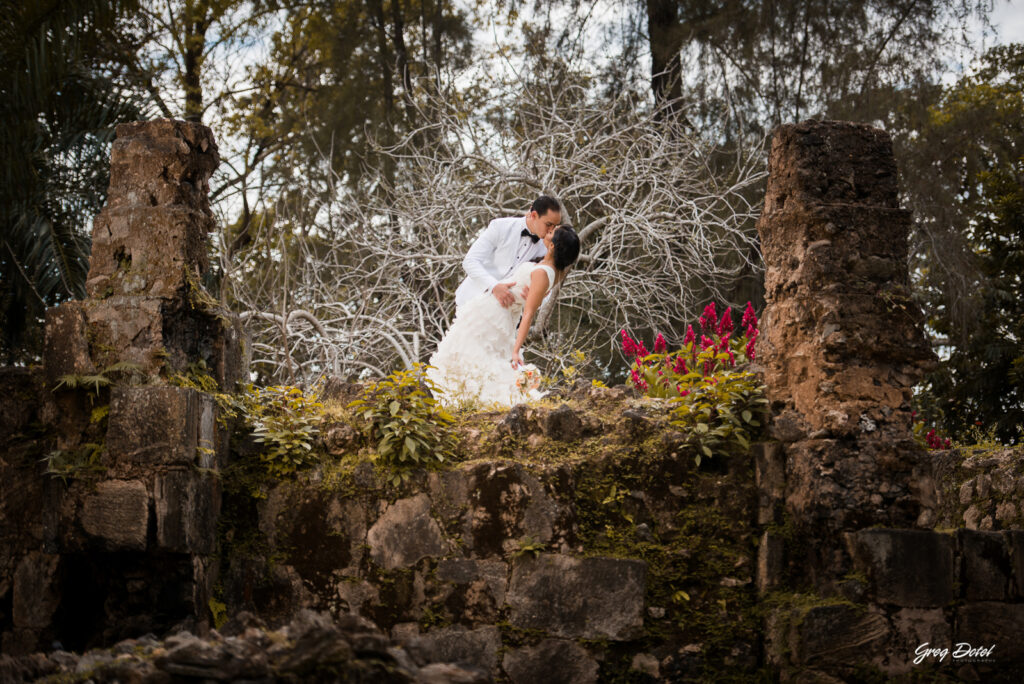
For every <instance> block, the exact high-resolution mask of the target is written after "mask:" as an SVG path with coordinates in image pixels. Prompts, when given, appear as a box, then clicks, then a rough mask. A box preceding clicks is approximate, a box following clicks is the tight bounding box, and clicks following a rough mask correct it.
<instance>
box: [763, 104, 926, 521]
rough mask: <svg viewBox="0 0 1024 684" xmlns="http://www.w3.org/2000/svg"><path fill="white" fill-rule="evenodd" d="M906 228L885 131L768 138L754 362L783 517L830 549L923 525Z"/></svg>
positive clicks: (916, 316) (919, 354)
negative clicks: (763, 301) (778, 457)
mask: <svg viewBox="0 0 1024 684" xmlns="http://www.w3.org/2000/svg"><path fill="white" fill-rule="evenodd" d="M910 221H911V217H910V213H909V212H908V211H906V210H904V209H901V208H900V207H899V201H898V195H897V179H896V163H895V160H894V158H893V154H892V144H891V141H890V139H889V136H888V134H886V133H885V132H884V131H881V130H878V129H875V128H872V127H870V126H866V125H859V124H852V123H846V122H836V121H820V122H819V121H809V122H805V123H801V124H795V125H785V126H781V127H780V128H779V129H777V130H776V132H775V135H774V138H773V141H772V148H771V155H770V157H769V178H768V188H767V193H766V197H765V204H764V211H763V213H762V216H761V219H760V221H759V222H758V231H759V233H760V237H761V247H762V250H763V253H764V260H765V266H766V275H765V289H766V298H767V307H766V309H765V314H764V322H765V325H764V328H765V331H766V332H765V336H764V338H763V339H762V341H761V351H762V358H763V359H764V363H765V366H766V384H767V386H768V396H769V399H770V400H771V402H772V414H773V420H772V425H771V430H772V434H773V436H774V437H775V438H776V439H778V440H779V441H780V442H782V443H783V446H784V451H785V475H786V486H785V509H786V511H787V512H788V513H789V515H790V516H791V518H792V519H793V520H795V521H798V522H799V523H801V524H803V525H809V526H812V527H816V528H818V529H819V530H820V532H822V533H823V534H826V535H827V534H829V533H837V532H839V531H841V530H852V529H858V528H861V527H866V526H870V525H886V526H894V527H904V526H912V525H914V524H915V523H916V522H918V521H919V518H920V519H921V520H920V522H921V524H927V523H928V522H929V520H928V508H929V506H930V505H931V504H932V502H931V501H930V496H931V494H930V493H929V491H928V490H929V486H930V484H929V483H930V479H929V478H928V477H926V476H924V475H925V473H923V472H922V471H920V470H919V466H918V464H919V463H921V459H920V456H921V450H920V449H919V448H918V447H917V445H916V444H915V442H914V440H913V438H912V434H911V416H910V410H911V409H910V398H911V389H912V387H913V385H914V384H915V383H916V382H917V381H918V380H919V379H920V377H921V375H922V373H923V371H924V370H925V369H926V368H928V367H929V365H930V364H933V363H934V355H933V354H932V352H931V350H930V348H929V346H928V344H927V340H926V339H925V336H924V334H923V332H922V316H921V314H920V312H919V310H918V308H917V306H916V305H915V304H914V303H913V302H912V301H911V299H910V297H909V290H908V271H907V235H908V230H909V228H910Z"/></svg>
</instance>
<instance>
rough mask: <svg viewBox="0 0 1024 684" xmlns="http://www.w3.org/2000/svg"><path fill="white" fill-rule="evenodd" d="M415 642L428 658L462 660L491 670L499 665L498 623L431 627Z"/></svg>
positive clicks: (438, 660)
mask: <svg viewBox="0 0 1024 684" xmlns="http://www.w3.org/2000/svg"><path fill="white" fill-rule="evenodd" d="M416 641H417V646H418V648H419V649H422V652H423V653H424V654H425V655H427V656H428V657H429V658H430V660H431V661H434V662H447V663H465V664H468V665H473V666H475V667H480V668H483V669H484V670H487V671H488V672H494V671H495V669H496V668H497V667H498V651H499V650H500V649H501V632H500V631H498V628H497V627H494V626H493V625H492V626H488V627H481V628H479V629H466V628H465V627H460V626H454V627H445V628H442V629H433V630H430V631H429V632H427V633H426V634H422V635H420V636H419V637H418V639H417V640H416Z"/></svg>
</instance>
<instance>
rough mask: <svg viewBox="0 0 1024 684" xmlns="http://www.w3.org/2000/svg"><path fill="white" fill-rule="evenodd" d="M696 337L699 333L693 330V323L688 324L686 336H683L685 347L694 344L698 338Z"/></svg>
mask: <svg viewBox="0 0 1024 684" xmlns="http://www.w3.org/2000/svg"><path fill="white" fill-rule="evenodd" d="M696 339H697V334H696V333H695V332H693V326H692V325H688V326H686V337H684V338H683V346H684V347H685V346H686V345H688V344H692V343H693V341H694V340H696Z"/></svg>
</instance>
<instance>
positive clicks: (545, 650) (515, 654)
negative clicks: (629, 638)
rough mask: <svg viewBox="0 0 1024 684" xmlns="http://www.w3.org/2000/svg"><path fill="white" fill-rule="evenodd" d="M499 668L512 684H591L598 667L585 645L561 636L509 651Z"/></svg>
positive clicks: (595, 678) (595, 679) (595, 676)
mask: <svg viewBox="0 0 1024 684" xmlns="http://www.w3.org/2000/svg"><path fill="white" fill-rule="evenodd" d="M655 662H657V661H655ZM502 668H503V669H504V670H505V674H506V676H508V679H509V681H510V682H512V684H535V683H536V682H544V684H592V683H593V682H596V681H597V676H598V670H599V669H600V667H599V665H598V663H597V661H596V660H594V658H593V656H591V655H590V653H588V652H587V650H586V649H585V648H583V647H582V646H580V645H579V644H576V643H573V642H572V641H565V640H563V639H544V640H543V641H541V642H540V643H538V644H537V645H535V646H526V647H525V648H519V649H516V650H514V651H509V652H508V653H506V654H505V657H504V659H503V660H502Z"/></svg>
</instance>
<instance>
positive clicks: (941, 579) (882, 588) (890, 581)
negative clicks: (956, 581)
mask: <svg viewBox="0 0 1024 684" xmlns="http://www.w3.org/2000/svg"><path fill="white" fill-rule="evenodd" d="M849 538H850V540H851V542H852V543H851V549H850V551H851V555H852V556H853V560H854V567H855V568H856V569H857V570H859V571H861V572H864V573H865V574H866V575H867V577H868V579H869V581H870V582H871V584H872V587H873V590H874V593H875V598H876V599H877V600H878V601H879V602H881V603H892V604H895V605H897V606H901V607H904V608H936V607H940V606H944V605H946V604H947V603H949V602H950V601H952V600H953V598H954V595H953V539H952V537H950V536H948V535H944V534H939V533H937V532H927V531H924V530H890V529H881V528H878V529H867V530H861V531H859V532H856V533H853V534H852V535H850V537H849Z"/></svg>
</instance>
